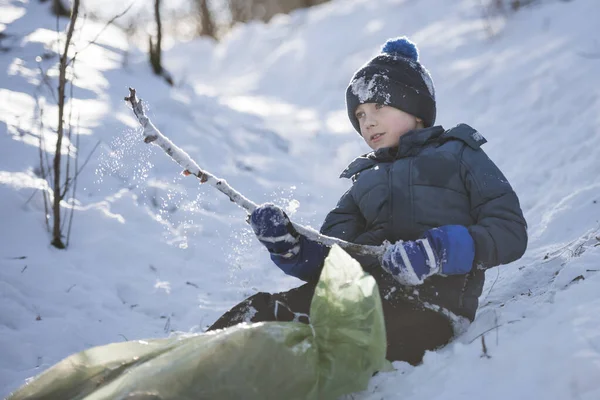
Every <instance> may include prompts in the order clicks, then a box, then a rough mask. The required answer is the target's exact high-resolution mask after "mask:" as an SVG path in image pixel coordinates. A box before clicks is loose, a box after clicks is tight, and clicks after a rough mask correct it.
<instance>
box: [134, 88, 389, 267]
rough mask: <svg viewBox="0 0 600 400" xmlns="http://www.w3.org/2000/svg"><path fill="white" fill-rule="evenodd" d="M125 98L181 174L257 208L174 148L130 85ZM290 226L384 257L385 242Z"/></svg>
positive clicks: (147, 139) (313, 237) (146, 139)
mask: <svg viewBox="0 0 600 400" xmlns="http://www.w3.org/2000/svg"><path fill="white" fill-rule="evenodd" d="M125 101H127V102H128V103H129V104H130V105H131V107H132V109H133V113H134V114H135V116H136V117H137V119H138V121H139V122H140V124H141V125H142V128H143V130H144V131H143V135H144V142H145V143H153V144H155V145H157V146H159V147H160V148H161V149H163V150H164V151H165V153H167V154H168V155H169V156H170V157H171V158H172V159H173V161H175V162H176V163H177V164H179V165H180V166H181V167H182V168H183V169H184V171H183V173H184V175H194V176H195V177H197V178H198V179H200V182H201V183H208V184H209V185H211V186H213V187H214V188H216V189H217V190H219V191H220V192H221V193H223V194H225V195H226V196H227V197H229V199H230V200H231V201H232V202H234V203H236V204H237V205H239V206H240V207H242V208H243V209H245V210H246V211H247V212H248V213H252V211H254V209H255V208H256V207H257V204H256V203H254V202H252V201H251V200H249V199H247V198H246V197H244V196H243V195H242V194H241V193H239V192H238V191H236V190H235V189H234V188H232V187H231V186H229V184H228V183H227V182H226V181H225V180H224V179H219V178H217V177H215V176H214V175H213V174H211V173H210V172H208V171H206V170H203V169H201V168H200V167H199V166H198V164H196V162H195V161H194V160H192V159H191V157H190V156H189V155H188V154H187V153H186V152H185V151H183V149H181V148H179V147H177V146H176V145H175V144H174V143H173V142H172V141H171V140H169V138H167V137H166V136H165V135H163V134H162V133H161V132H160V131H159V130H158V128H156V126H154V124H153V123H152V121H150V119H149V118H148V116H146V113H145V111H144V107H143V106H142V100H141V99H139V98H138V97H137V96H136V92H135V89H133V88H129V97H125ZM292 225H293V226H294V228H295V229H296V231H298V233H300V234H301V235H304V236H305V237H307V238H308V239H310V240H313V241H316V242H319V243H322V244H324V245H327V246H333V245H334V244H337V245H338V246H340V247H341V248H343V249H344V250H346V251H347V252H348V253H350V254H352V255H372V256H376V257H378V258H379V259H381V258H382V257H383V253H384V252H385V248H386V245H385V244H384V245H381V246H366V245H359V244H355V243H350V242H346V241H344V240H341V239H337V238H333V237H329V236H325V235H321V234H320V233H319V232H317V231H316V230H314V229H311V228H307V227H305V226H302V225H299V224H296V223H294V222H292Z"/></svg>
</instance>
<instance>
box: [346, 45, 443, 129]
mask: <svg viewBox="0 0 600 400" xmlns="http://www.w3.org/2000/svg"><path fill="white" fill-rule="evenodd" d="M363 103H380V104H385V105H389V106H392V107H395V108H398V109H400V110H402V111H404V112H407V113H409V114H411V115H414V116H415V117H418V118H421V119H422V120H423V123H424V124H425V127H430V126H433V124H434V123H435V114H436V109H435V89H434V87H433V81H432V79H431V76H430V75H429V72H428V71H427V70H426V69H425V67H423V66H422V65H421V63H419V51H418V49H417V46H416V45H415V44H414V43H413V42H411V41H410V40H408V38H406V37H405V36H403V37H398V38H394V39H388V41H387V42H385V44H384V45H383V47H382V48H381V53H380V54H379V55H377V56H375V57H374V58H373V59H372V60H370V61H369V62H367V63H366V64H365V65H364V66H363V67H361V68H360V69H359V70H358V71H356V72H355V73H354V76H353V77H352V79H351V80H350V84H349V85H348V89H346V107H347V109H348V117H349V118H350V122H352V125H354V129H356V130H357V131H358V132H359V133H360V125H359V123H358V120H357V119H356V116H355V112H356V108H357V107H358V106H359V105H360V104H363Z"/></svg>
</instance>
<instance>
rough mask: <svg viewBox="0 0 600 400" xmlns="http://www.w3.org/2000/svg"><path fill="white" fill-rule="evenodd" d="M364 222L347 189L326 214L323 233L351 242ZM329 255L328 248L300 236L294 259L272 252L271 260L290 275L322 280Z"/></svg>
mask: <svg viewBox="0 0 600 400" xmlns="http://www.w3.org/2000/svg"><path fill="white" fill-rule="evenodd" d="M364 225H365V224H364V218H362V214H361V213H360V211H359V209H358V207H357V206H356V204H355V202H354V199H353V198H352V194H351V193H350V190H348V191H347V192H346V193H344V195H343V196H342V197H341V198H340V200H339V201H338V204H337V206H336V207H335V208H334V209H333V210H332V211H330V212H329V214H327V217H325V221H324V222H323V226H322V227H321V233H322V234H324V235H327V236H332V237H336V238H339V239H343V240H346V241H350V242H352V241H353V240H354V239H355V238H356V237H357V236H358V235H359V234H360V233H362V230H363V227H364ZM328 254H329V247H327V246H325V245H322V244H320V243H317V242H313V241H312V240H309V239H307V238H305V237H304V236H300V249H299V252H298V254H296V255H295V256H293V257H291V258H285V257H282V256H280V255H278V254H271V260H273V262H274V263H275V264H276V265H277V266H278V267H279V268H280V269H281V270H282V271H283V272H285V273H286V274H287V275H291V276H295V277H296V278H298V279H302V280H303V281H307V282H310V281H314V280H317V279H319V275H320V273H321V269H322V268H323V262H324V261H325V258H326V257H327V255H328Z"/></svg>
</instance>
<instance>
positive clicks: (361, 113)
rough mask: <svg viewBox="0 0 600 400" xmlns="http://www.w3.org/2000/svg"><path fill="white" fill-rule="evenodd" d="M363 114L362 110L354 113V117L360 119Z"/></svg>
mask: <svg viewBox="0 0 600 400" xmlns="http://www.w3.org/2000/svg"><path fill="white" fill-rule="evenodd" d="M364 116H365V113H364V112H362V111H360V112H357V113H356V119H361V118H362V117H364Z"/></svg>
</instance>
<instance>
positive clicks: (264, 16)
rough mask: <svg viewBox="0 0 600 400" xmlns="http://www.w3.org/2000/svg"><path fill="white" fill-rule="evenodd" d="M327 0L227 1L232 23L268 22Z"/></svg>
mask: <svg viewBox="0 0 600 400" xmlns="http://www.w3.org/2000/svg"><path fill="white" fill-rule="evenodd" d="M327 1H328V0H229V1H228V2H229V11H230V14H231V20H232V23H235V22H247V21H250V20H262V21H265V22H267V21H269V20H270V19H271V18H273V16H274V15H275V14H280V13H284V14H287V13H289V12H291V11H293V10H296V9H298V8H306V7H312V6H315V5H318V4H321V3H325V2H327Z"/></svg>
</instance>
